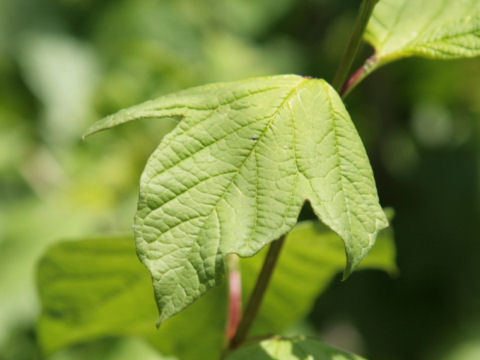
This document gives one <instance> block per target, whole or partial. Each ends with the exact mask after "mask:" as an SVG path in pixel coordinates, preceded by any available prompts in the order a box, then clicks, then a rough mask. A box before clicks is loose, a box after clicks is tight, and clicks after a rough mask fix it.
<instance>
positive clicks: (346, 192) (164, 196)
mask: <svg viewBox="0 0 480 360" xmlns="http://www.w3.org/2000/svg"><path fill="white" fill-rule="evenodd" d="M146 117H149V118H165V117H167V118H179V119H182V120H181V121H180V122H179V124H178V125H177V127H176V128H175V129H174V130H173V131H172V132H171V133H170V134H168V135H167V136H166V137H165V138H164V139H163V141H162V142H161V143H160V145H159V146H158V148H157V149H156V150H155V151H154V153H153V154H152V155H151V157H150V159H149V160H148V162H147V165H146V167H145V170H144V172H143V174H142V178H141V182H140V196H139V203H138V210H137V213H136V216H135V240H136V246H137V252H138V255H139V257H140V259H141V261H142V262H143V263H144V264H145V265H146V266H147V268H148V269H149V270H150V272H151V274H152V278H153V283H154V288H155V294H156V298H157V303H158V307H159V310H160V319H159V323H161V322H163V321H164V320H166V319H168V318H169V317H170V316H172V315H174V314H176V313H178V312H179V311H181V310H182V309H184V308H185V307H186V306H187V305H189V304H190V303H192V302H193V301H194V300H195V299H197V298H198V297H200V296H201V295H202V294H204V293H205V292H206V291H207V290H208V289H209V288H212V287H214V286H216V285H217V284H219V282H220V280H221V279H222V277H223V274H224V269H223V266H224V264H223V260H224V256H225V255H226V254H229V253H237V254H239V255H240V256H242V257H248V256H252V255H254V254H256V253H257V252H258V251H259V250H260V249H261V248H262V247H264V246H265V245H266V244H268V243H269V242H271V241H273V240H275V239H277V238H278V237H280V236H281V235H283V234H285V233H287V232H288V231H290V230H291V229H292V228H293V226H294V225H295V223H296V221H297V217H298V213H299V211H300V209H301V207H302V205H303V203H304V202H305V201H306V200H307V201H310V203H311V205H312V208H313V209H314V211H315V213H316V214H317V215H318V217H319V218H320V219H321V220H322V222H323V223H324V224H326V225H327V226H328V227H330V228H331V229H332V230H333V231H335V232H336V233H337V234H338V235H339V236H340V237H341V238H342V239H343V241H344V243H345V249H346V253H347V266H346V269H345V275H346V276H348V274H350V273H351V272H352V271H353V269H354V268H355V267H356V266H357V265H358V263H359V262H360V261H361V259H362V258H363V257H365V255H366V254H367V253H368V251H369V250H370V248H371V247H372V246H373V244H374V241H375V237H376V234H377V232H378V231H379V230H381V229H383V228H385V227H386V226H387V225H388V222H387V220H386V218H385V215H384V213H383V211H382V209H381V207H380V205H379V203H378V196H377V192H376V188H375V182H374V179H373V175H372V171H371V168H370V165H369V162H368V158H367V155H366V153H365V150H364V148H363V145H362V143H361V140H360V138H359V136H358V134H357V132H356V130H355V127H354V125H353V124H352V122H351V120H350V117H349V115H348V113H347V111H346V109H345V107H344V105H343V103H342V101H341V99H340V97H339V96H338V95H337V93H336V92H335V91H334V90H333V89H332V88H331V87H330V86H329V85H328V84H327V83H326V82H325V81H323V80H319V79H306V78H303V77H300V76H295V75H286V76H274V77H264V78H256V79H248V80H244V81H237V82H232V83H219V84H212V85H207V86H202V87H197V88H192V89H188V90H185V91H182V92H180V93H176V94H173V95H169V96H164V97H161V98H159V99H157V100H153V101H149V102H147V103H144V104H142V105H138V106H135V107H133V108H130V109H126V110H122V111H120V112H119V113H117V114H114V115H112V116H110V117H108V118H106V119H104V120H101V121H100V122H98V123H97V124H94V126H93V127H92V128H91V129H90V131H89V133H93V132H96V131H100V130H103V129H107V128H110V127H113V126H116V125H118V124H122V123H125V122H128V121H131V120H135V119H140V118H146Z"/></svg>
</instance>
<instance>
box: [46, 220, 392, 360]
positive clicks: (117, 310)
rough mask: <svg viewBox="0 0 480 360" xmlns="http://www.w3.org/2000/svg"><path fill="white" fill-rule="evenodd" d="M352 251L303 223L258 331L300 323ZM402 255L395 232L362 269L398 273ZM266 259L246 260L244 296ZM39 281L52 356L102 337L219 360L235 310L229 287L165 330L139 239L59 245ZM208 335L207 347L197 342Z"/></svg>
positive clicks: (290, 240)
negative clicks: (229, 304)
mask: <svg viewBox="0 0 480 360" xmlns="http://www.w3.org/2000/svg"><path fill="white" fill-rule="evenodd" d="M344 253H345V250H344V248H343V246H342V244H341V241H340V240H339V238H338V236H337V235H335V234H333V233H332V232H331V231H329V230H328V229H327V228H326V227H325V226H324V225H322V224H320V223H319V222H318V221H307V222H303V223H300V224H299V225H297V226H296V227H295V228H294V230H293V231H292V232H291V233H290V234H289V235H288V237H287V241H286V242H285V249H284V251H283V253H282V255H281V256H280V259H279V262H278V264H277V268H276V270H275V274H274V276H273V278H272V281H271V283H270V285H269V288H268V291H267V294H266V296H265V299H264V305H263V306H262V307H261V309H260V313H259V316H258V318H257V321H256V323H255V325H254V329H253V332H252V333H253V334H259V333H261V332H262V331H264V332H269V333H270V332H272V331H276V332H281V331H283V330H285V329H286V328H287V327H289V326H292V325H294V324H295V323H297V322H299V321H300V320H301V319H302V318H303V317H304V316H305V315H306V314H307V313H308V311H310V309H311V305H312V304H313V302H314V300H315V299H316V298H317V296H318V294H319V293H320V292H321V291H323V289H324V288H325V287H326V286H327V285H328V283H329V282H330V281H331V279H332V276H334V275H335V274H336V273H337V272H338V271H340V270H341V269H342V268H343V266H344V263H345V255H344ZM264 254H265V252H263V255H264ZM394 254H395V250H394V243H393V236H392V231H391V229H390V228H388V229H385V230H383V231H381V232H380V234H379V236H378V240H377V243H376V246H374V247H373V249H372V251H371V252H370V253H369V255H368V256H367V257H366V259H365V260H364V261H363V262H362V263H361V265H360V268H378V269H383V270H387V271H389V272H395V271H396V267H395V263H394V261H395V260H394V257H395V256H394ZM262 259H263V256H262V254H259V256H255V257H253V258H249V259H241V269H242V280H243V287H244V291H243V292H244V294H246V293H248V292H249V291H250V289H251V288H252V286H253V284H254V282H255V280H256V277H257V275H258V270H259V268H260V266H261V263H262ZM37 279H38V287H39V292H40V298H41V301H42V304H43V309H42V314H41V316H40V319H39V322H38V338H39V341H40V343H41V345H42V347H43V349H44V351H45V352H47V353H52V352H54V351H57V350H59V349H60V348H64V347H68V346H71V345H73V344H76V343H80V342H86V341H90V340H93V339H96V338H103V337H107V336H125V335H136V336H145V337H146V338H147V339H148V341H149V342H150V343H151V344H152V345H154V347H155V348H157V349H158V350H159V351H160V352H161V353H162V354H167V355H175V356H177V357H179V358H180V359H181V360H196V359H198V354H199V353H201V354H203V355H204V357H205V358H216V357H217V356H218V355H219V352H220V349H221V346H222V342H223V336H224V327H225V315H226V311H227V309H226V296H227V293H226V289H225V287H224V286H220V287H217V288H215V289H213V290H211V291H209V292H208V293H207V294H206V295H205V296H204V297H202V298H201V299H199V300H198V301H196V302H195V303H194V304H192V305H191V306H189V307H188V308H187V309H185V311H183V312H181V313H180V314H178V315H177V316H175V317H173V318H171V319H169V320H167V321H165V323H163V324H162V325H161V326H160V329H159V330H158V331H157V330H156V329H155V326H154V321H155V318H156V316H157V309H156V306H155V301H154V297H153V293H152V289H151V278H150V276H149V274H148V271H147V270H146V269H145V268H144V267H143V266H142V265H141V263H140V262H139V261H138V258H137V256H136V253H135V247H134V241H133V239H130V238H104V239H91V240H81V241H77V242H62V243H58V244H56V245H54V246H53V247H51V248H50V249H49V250H48V252H47V253H46V254H45V255H44V256H43V258H42V260H41V261H40V263H39V267H38V276H37ZM292 294H295V298H294V299H292ZM292 304H295V306H292ZM200 333H201V334H202V341H200V342H198V341H195V339H198V334H200ZM193 341H195V344H196V345H195V346H191V344H192V342H193Z"/></svg>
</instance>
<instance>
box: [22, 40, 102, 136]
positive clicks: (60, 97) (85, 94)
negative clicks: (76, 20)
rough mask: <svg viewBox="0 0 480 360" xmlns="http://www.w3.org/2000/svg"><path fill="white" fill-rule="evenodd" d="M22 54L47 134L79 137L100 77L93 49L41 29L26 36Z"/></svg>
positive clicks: (24, 73)
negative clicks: (41, 110) (41, 109)
mask: <svg viewBox="0 0 480 360" xmlns="http://www.w3.org/2000/svg"><path fill="white" fill-rule="evenodd" d="M19 55H20V56H19V62H20V65H21V69H22V72H23V77H24V79H25V82H26V83H27V84H28V86H29V87H30V89H31V90H32V92H33V93H34V94H35V95H36V96H37V97H38V99H39V100H40V101H41V102H42V103H43V106H44V115H43V118H44V120H45V123H46V126H45V129H43V130H44V136H45V137H46V138H47V139H53V140H62V141H65V140H70V141H71V140H72V138H75V140H76V139H78V138H79V137H80V131H81V130H80V129H81V128H82V127H84V124H85V123H86V121H87V120H88V117H89V115H91V114H90V113H89V111H90V109H91V105H90V101H91V100H92V99H91V98H92V94H93V90H94V85H95V82H96V78H97V59H96V57H95V54H94V53H93V52H92V49H91V48H90V47H89V46H87V45H86V44H83V43H81V42H80V41H78V40H77V39H75V38H73V37H69V36H66V35H60V34H50V33H38V32H37V33H34V34H32V33H27V34H24V35H23V38H22V41H21V42H20V52H19Z"/></svg>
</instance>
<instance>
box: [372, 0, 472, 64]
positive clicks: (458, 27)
mask: <svg viewBox="0 0 480 360" xmlns="http://www.w3.org/2000/svg"><path fill="white" fill-rule="evenodd" d="M365 38H366V39H367V41H369V42H370V43H371V44H372V45H373V46H374V47H375V54H376V60H375V61H376V62H377V64H379V65H381V64H385V63H388V62H390V61H393V60H396V59H399V58H403V57H408V56H421V57H426V58H431V59H454V58H462V57H472V56H477V55H480V1H478V0H435V1H432V0H380V2H379V3H378V4H377V6H376V8H375V11H374V13H373V15H372V19H371V21H370V23H369V25H368V28H367V31H366V33H365Z"/></svg>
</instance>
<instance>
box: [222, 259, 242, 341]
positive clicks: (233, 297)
mask: <svg viewBox="0 0 480 360" xmlns="http://www.w3.org/2000/svg"><path fill="white" fill-rule="evenodd" d="M227 267H228V319H227V327H226V329H225V339H226V343H227V344H228V343H229V342H230V341H231V340H232V338H233V336H234V335H235V333H236V332H237V328H238V324H239V323H240V319H241V317H242V275H241V273H240V269H239V268H238V255H236V254H229V255H228V256H227Z"/></svg>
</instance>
